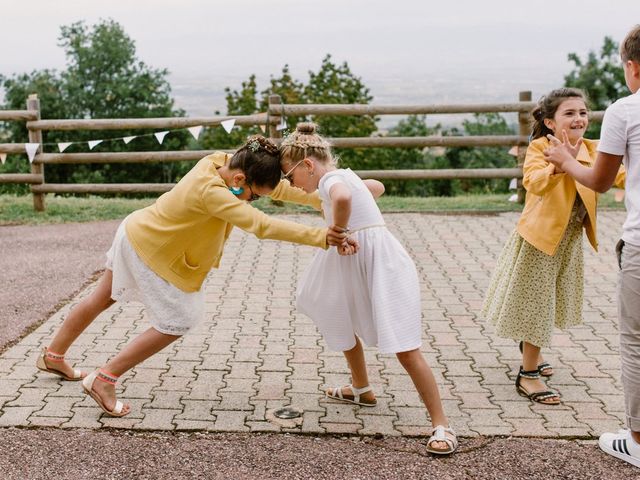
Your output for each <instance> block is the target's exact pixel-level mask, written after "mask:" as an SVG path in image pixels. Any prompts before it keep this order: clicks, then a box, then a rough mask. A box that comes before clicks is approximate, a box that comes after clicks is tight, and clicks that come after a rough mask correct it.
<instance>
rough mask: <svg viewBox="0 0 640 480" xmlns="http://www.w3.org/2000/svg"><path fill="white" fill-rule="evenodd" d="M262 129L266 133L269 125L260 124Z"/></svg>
mask: <svg viewBox="0 0 640 480" xmlns="http://www.w3.org/2000/svg"><path fill="white" fill-rule="evenodd" d="M260 130H262V133H265V132H266V131H267V126H266V125H260Z"/></svg>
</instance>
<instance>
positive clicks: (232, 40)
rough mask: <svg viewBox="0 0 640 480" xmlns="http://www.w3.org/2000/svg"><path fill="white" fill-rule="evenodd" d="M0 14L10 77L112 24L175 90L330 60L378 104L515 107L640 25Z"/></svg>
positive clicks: (110, 11) (357, 4) (58, 64)
mask: <svg viewBox="0 0 640 480" xmlns="http://www.w3.org/2000/svg"><path fill="white" fill-rule="evenodd" d="M0 5H1V6H2V8H1V9H0V15H1V18H2V27H0V53H1V55H0V73H2V74H5V75H6V74H12V73H22V72H29V71H32V70H34V69H43V68H56V69H61V68H64V65H65V58H64V55H63V52H62V49H61V48H60V47H58V46H57V38H58V36H59V33H60V26H61V25H68V24H71V23H73V22H75V21H79V20H84V21H86V22H87V23H88V24H93V23H95V22H97V21H98V20H99V19H101V18H105V19H106V18H111V19H114V20H115V21H117V22H118V23H120V24H121V25H122V26H123V27H124V29H125V31H126V33H127V34H128V35H129V36H130V37H131V38H133V39H134V41H135V42H136V47H137V54H138V57H139V58H140V59H141V60H143V61H144V62H145V63H147V64H148V65H151V66H153V67H156V68H167V69H169V71H170V72H171V77H170V78H171V79H172V83H173V82H176V83H180V82H184V81H186V80H187V79H199V81H200V82H205V83H206V84H208V82H210V84H211V88H212V89H217V90H221V88H223V87H224V86H226V85H229V82H230V80H229V79H244V78H246V77H248V75H249V74H251V73H257V74H258V75H259V78H264V79H266V78H268V76H269V74H277V73H279V72H280V70H281V69H282V67H283V65H285V64H289V65H290V67H291V70H292V72H293V73H294V76H296V77H297V78H300V79H303V80H304V79H306V73H307V71H308V70H310V69H312V70H317V69H318V67H319V65H320V63H321V60H322V58H323V57H324V56H325V55H326V54H327V53H330V54H332V56H333V57H334V59H335V60H336V61H339V62H342V61H347V62H348V63H349V66H350V67H351V69H352V71H353V72H354V73H355V74H357V75H359V76H361V77H362V78H363V79H364V81H365V83H366V84H367V85H373V87H371V89H372V93H373V94H374V95H376V99H378V98H380V99H382V100H384V98H385V95H384V94H383V92H382V91H381V89H383V86H384V88H389V89H393V88H394V86H395V87H400V90H402V88H405V87H402V86H404V85H411V84H412V83H413V84H415V83H416V82H417V83H420V84H424V85H425V86H428V85H429V84H430V82H431V81H432V80H433V85H436V84H437V81H439V82H443V81H445V82H446V81H449V80H450V81H451V82H456V85H458V83H457V82H461V81H462V80H464V81H463V82H461V83H460V87H457V88H458V89H459V90H460V92H459V93H460V95H459V96H458V98H466V97H469V98H471V97H474V96H475V95H477V94H478V91H480V92H482V91H483V90H487V89H489V87H490V86H491V88H493V89H494V90H495V89H496V88H500V85H502V84H504V88H507V89H509V90H513V91H512V92H511V91H510V92H507V93H508V94H509V95H511V96H514V97H515V96H517V91H518V90H521V89H534V90H535V89H536V88H537V86H541V85H544V86H546V85H554V86H559V85H561V84H562V81H563V75H565V74H566V73H568V71H569V70H570V66H569V64H568V62H567V54H568V53H569V52H576V53H579V54H580V55H584V54H586V52H588V51H589V50H593V49H598V48H599V47H600V46H601V45H602V40H603V38H604V36H605V35H609V36H612V37H613V38H614V39H615V40H617V41H620V40H621V39H622V38H623V37H624V35H625V33H626V32H627V31H628V30H629V29H630V28H631V27H632V26H633V24H634V23H637V22H640V0H613V1H611V0H610V1H608V2H606V1H603V0H581V1H577V0H575V1H574V0H553V1H550V0H537V1H532V2H522V1H517V0H510V1H507V0H504V1H503V0H495V1H494V0H485V1H482V0H462V1H461V0H449V1H437V2H436V1H429V0H386V1H378V0H366V1H365V0H314V1H310V0H227V1H219V0H209V1H205V0H153V1H151V0H129V1H121V0H112V1H110V2H106V1H90V0H0ZM505 77H509V79H510V80H509V82H506V83H505ZM265 81H266V80H265ZM233 86H234V87H237V86H239V82H238V81H236V82H235V83H234V84H233ZM260 87H261V88H264V87H266V85H260ZM467 90H468V91H467ZM396 93H398V94H400V95H401V94H402V91H400V92H396ZM539 93H543V92H539ZM393 98H397V95H396V96H394V97H393Z"/></svg>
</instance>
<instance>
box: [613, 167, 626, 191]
mask: <svg viewBox="0 0 640 480" xmlns="http://www.w3.org/2000/svg"><path fill="white" fill-rule="evenodd" d="M626 181H627V170H626V169H625V168H624V165H620V170H618V174H617V175H616V179H615V180H614V181H613V186H614V187H616V188H625V187H624V185H625V182H626Z"/></svg>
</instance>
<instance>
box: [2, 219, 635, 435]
mask: <svg viewBox="0 0 640 480" xmlns="http://www.w3.org/2000/svg"><path fill="white" fill-rule="evenodd" d="M288 218H291V217H288ZM294 219H295V220H298V221H301V222H304V223H309V224H319V220H318V219H317V218H316V217H313V216H306V215H300V216H297V217H294ZM385 219H386V222H387V224H388V226H389V228H390V229H391V231H392V232H393V233H394V234H395V235H396V236H397V237H398V239H399V240H400V241H401V242H402V243H403V244H404V245H405V247H406V248H407V250H408V251H409V252H410V254H411V255H412V257H413V258H414V260H415V262H416V264H417V267H418V272H419V275H420V279H421V285H422V306H423V327H424V328H423V347H422V350H423V352H424V354H425V356H426V357H427V359H428V362H429V364H430V365H431V367H432V369H433V371H434V373H435V375H436V379H437V381H438V383H439V385H440V388H441V394H442V398H443V402H444V405H445V410H446V412H447V414H448V415H449V417H450V420H451V424H452V425H453V426H454V428H455V429H456V430H457V432H458V434H459V435H462V436H477V435H512V436H522V437H549V438H576V437H578V438H594V437H597V436H598V435H599V434H600V433H601V432H602V431H605V430H617V429H618V428H620V427H622V426H623V421H624V406H623V394H622V387H621V384H620V380H619V370H620V365H619V356H618V332H617V319H616V303H615V289H616V263H615V258H614V254H613V246H614V244H615V241H616V239H617V236H618V235H619V233H620V230H621V225H622V222H623V220H624V212H617V211H616V212H601V213H600V218H599V220H598V226H599V238H600V242H601V244H600V251H599V252H598V253H594V252H593V251H592V250H591V249H590V247H588V244H587V243H586V241H585V279H586V280H585V283H586V284H585V303H584V324H583V325H581V326H579V327H576V328H572V329H570V330H568V331H564V332H560V331H558V332H556V335H555V336H554V339H553V345H552V348H551V349H548V350H547V351H544V352H543V353H544V354H545V357H546V359H547V360H548V361H550V362H551V363H552V364H553V366H554V370H555V375H554V376H553V377H552V378H551V379H550V380H549V382H548V383H549V386H551V387H552V388H555V389H557V390H559V391H560V393H561V394H562V398H563V403H562V404H561V405H560V406H545V405H540V404H532V403H531V402H529V401H528V400H527V399H524V398H522V397H520V396H519V395H518V394H517V393H516V391H515V388H514V379H515V373H516V372H517V368H518V365H519V352H518V349H517V345H515V343H514V342H513V341H510V340H506V339H502V338H499V337H497V336H495V335H494V333H493V331H492V328H491V327H490V326H489V325H487V324H485V322H484V321H483V320H482V319H481V318H480V317H479V310H480V307H481V303H482V299H483V295H484V291H485V289H486V287H487V285H488V282H489V278H490V275H491V272H492V269H493V266H494V264H495V261H496V258H497V256H498V254H499V253H500V250H501V248H502V246H503V244H504V242H505V241H506V239H507V237H508V235H509V234H510V232H511V230H512V229H513V227H514V225H515V223H516V220H517V214H516V213H507V214H500V215H487V216H477V215H475V216H470V215H449V216H447V215H428V214H387V215H385ZM226 252H227V253H226V255H225V257H224V259H223V262H222V265H221V268H220V269H219V270H216V271H213V272H212V273H211V274H210V276H209V278H208V280H207V282H206V286H205V288H206V302H207V318H206V321H204V322H203V323H202V324H200V325H199V326H198V327H197V328H196V329H195V331H193V332H192V333H190V334H189V335H187V336H185V337H183V338H182V339H181V340H179V341H178V342H176V343H175V344H173V345H171V346H170V347H168V348H167V349H165V350H163V351H162V352H160V353H159V354H157V355H156V356H154V357H153V358H151V359H149V360H148V361H146V362H144V363H143V364H141V365H139V366H138V367H137V368H135V369H134V370H132V371H131V372H128V373H127V374H125V375H124V376H123V379H122V382H121V383H120V384H119V387H118V391H119V396H120V398H121V399H122V400H124V401H125V402H129V403H131V405H132V413H131V414H130V415H128V416H127V417H124V418H120V419H118V418H110V417H107V416H105V415H102V414H101V411H100V410H99V409H98V408H97V407H96V405H95V403H94V402H93V400H92V399H90V398H88V397H86V396H85V395H84V394H83V393H82V389H81V387H80V386H79V384H78V383H73V382H64V381H61V380H57V379H56V378H54V377H53V376H50V375H47V374H43V373H40V372H38V371H37V370H36V369H35V367H34V364H35V361H36V357H37V355H38V352H39V350H40V348H41V346H42V345H46V344H47V342H48V341H49V339H50V338H51V336H52V335H53V333H54V332H55V330H56V328H57V327H58V325H59V324H60V322H61V321H62V319H63V318H64V316H65V315H66V314H67V313H68V311H69V310H70V308H71V307H72V306H73V305H74V304H75V303H77V302H78V301H79V300H80V299H81V298H82V297H83V296H85V295H87V294H88V293H89V292H90V291H91V289H92V288H94V286H95V285H92V286H90V287H88V288H87V289H86V290H84V291H83V292H81V293H80V294H79V295H78V297H77V298H75V299H74V300H73V301H72V302H71V303H70V304H68V305H66V306H64V307H63V308H62V309H61V310H60V311H58V312H57V313H55V314H54V315H53V316H52V317H51V318H50V319H48V320H47V321H46V322H45V323H44V324H43V325H41V326H40V327H39V328H37V329H36V330H35V331H33V332H32V333H31V334H29V335H28V336H27V337H25V338H24V339H23V340H21V341H20V342H19V343H18V344H16V345H15V346H13V347H12V348H10V349H8V350H7V351H6V352H5V353H4V354H3V355H2V356H0V427H6V426H20V427H26V426H51V427H62V428H68V427H81V428H89V429H100V428H104V427H111V428H117V429H133V430H179V431H193V430H199V431H214V432H309V433H338V434H342V433H349V434H350V433H353V434H364V435H375V434H383V435H392V436H393V435H405V436H414V435H423V434H426V433H427V432H429V430H430V428H429V425H430V423H429V420H428V417H427V414H426V410H425V409H424V407H423V405H422V403H421V401H420V398H419V397H418V395H417V393H416V392H415V389H414V388H413V384H412V382H411V379H410V378H409V377H408V375H406V374H405V372H404V371H403V369H402V368H401V366H400V364H399V362H398V361H397V359H396V358H395V356H394V355H381V354H378V353H377V352H376V350H375V348H368V349H367V350H366V355H367V360H368V363H369V371H370V379H371V382H372V385H373V387H374V389H375V391H376V394H377V396H378V405H377V406H376V407H373V408H365V407H357V406H352V405H348V404H340V403H337V402H335V401H332V400H329V399H326V398H325V397H324V396H323V394H322V388H323V387H324V386H325V385H330V386H333V385H341V384H346V383H349V380H350V379H349V375H348V370H347V367H346V364H345V361H344V359H343V356H342V354H341V353H336V352H331V351H329V350H328V349H327V348H326V345H325V344H324V342H323V341H322V338H321V337H320V335H319V334H318V332H317V331H316V329H315V327H314V325H313V323H312V322H311V320H309V319H308V318H306V317H305V316H303V315H301V314H298V313H296V311H295V307H294V295H295V289H296V283H297V279H298V278H299V277H300V275H301V273H302V272H303V271H304V269H305V267H306V265H308V264H309V262H310V260H311V258H312V257H313V255H314V249H312V248H309V247H304V246H297V245H292V244H288V243H280V242H274V241H259V240H257V239H255V238H254V237H252V236H249V235H246V234H245V233H243V232H242V231H240V230H238V229H236V230H235V231H234V233H233V234H232V236H231V238H230V240H229V242H228V244H227V247H226ZM148 326H149V324H148V321H147V319H146V312H145V309H144V307H143V306H142V305H141V304H135V303H129V304H116V305H114V306H113V307H111V308H110V309H109V310H107V311H106V312H104V313H103V314H102V315H101V316H100V317H98V319H97V320H96V321H95V322H94V323H93V324H92V325H91V326H90V327H89V329H88V330H87V331H86V332H85V333H84V334H83V335H82V336H81V337H80V338H79V340H78V342H77V343H76V344H75V345H74V346H73V347H72V348H71V350H70V351H69V352H68V357H69V358H70V359H72V360H74V361H75V364H76V366H79V367H81V368H83V369H85V370H89V369H91V368H95V367H98V366H100V365H101V364H103V363H104V362H105V361H106V360H107V359H108V358H110V357H111V356H112V355H113V354H114V353H115V352H117V351H118V350H119V349H120V348H122V346H123V345H125V344H126V343H127V342H128V341H130V340H131V339H132V338H133V337H134V336H136V335H137V334H138V333H140V332H142V331H144V330H145V329H147V328H148ZM286 405H291V406H294V407H296V408H299V409H301V410H303V415H302V418H301V419H299V420H298V421H289V422H279V423H277V422H275V421H273V415H272V413H273V410H274V409H277V408H280V407H282V406H286Z"/></svg>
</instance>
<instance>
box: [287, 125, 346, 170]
mask: <svg viewBox="0 0 640 480" xmlns="http://www.w3.org/2000/svg"><path fill="white" fill-rule="evenodd" d="M280 155H281V157H282V161H283V162H288V163H294V162H299V161H300V160H304V159H305V158H308V157H313V158H314V159H315V160H317V161H319V162H320V163H329V164H331V165H337V163H338V159H337V158H335V157H334V156H333V154H332V153H331V144H330V143H329V142H328V141H326V140H325V139H324V138H322V137H321V136H320V135H318V134H317V133H316V124H315V123H311V122H303V123H299V124H298V125H296V131H295V132H293V133H291V134H289V135H287V136H286V138H285V139H284V140H282V143H281V144H280Z"/></svg>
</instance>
